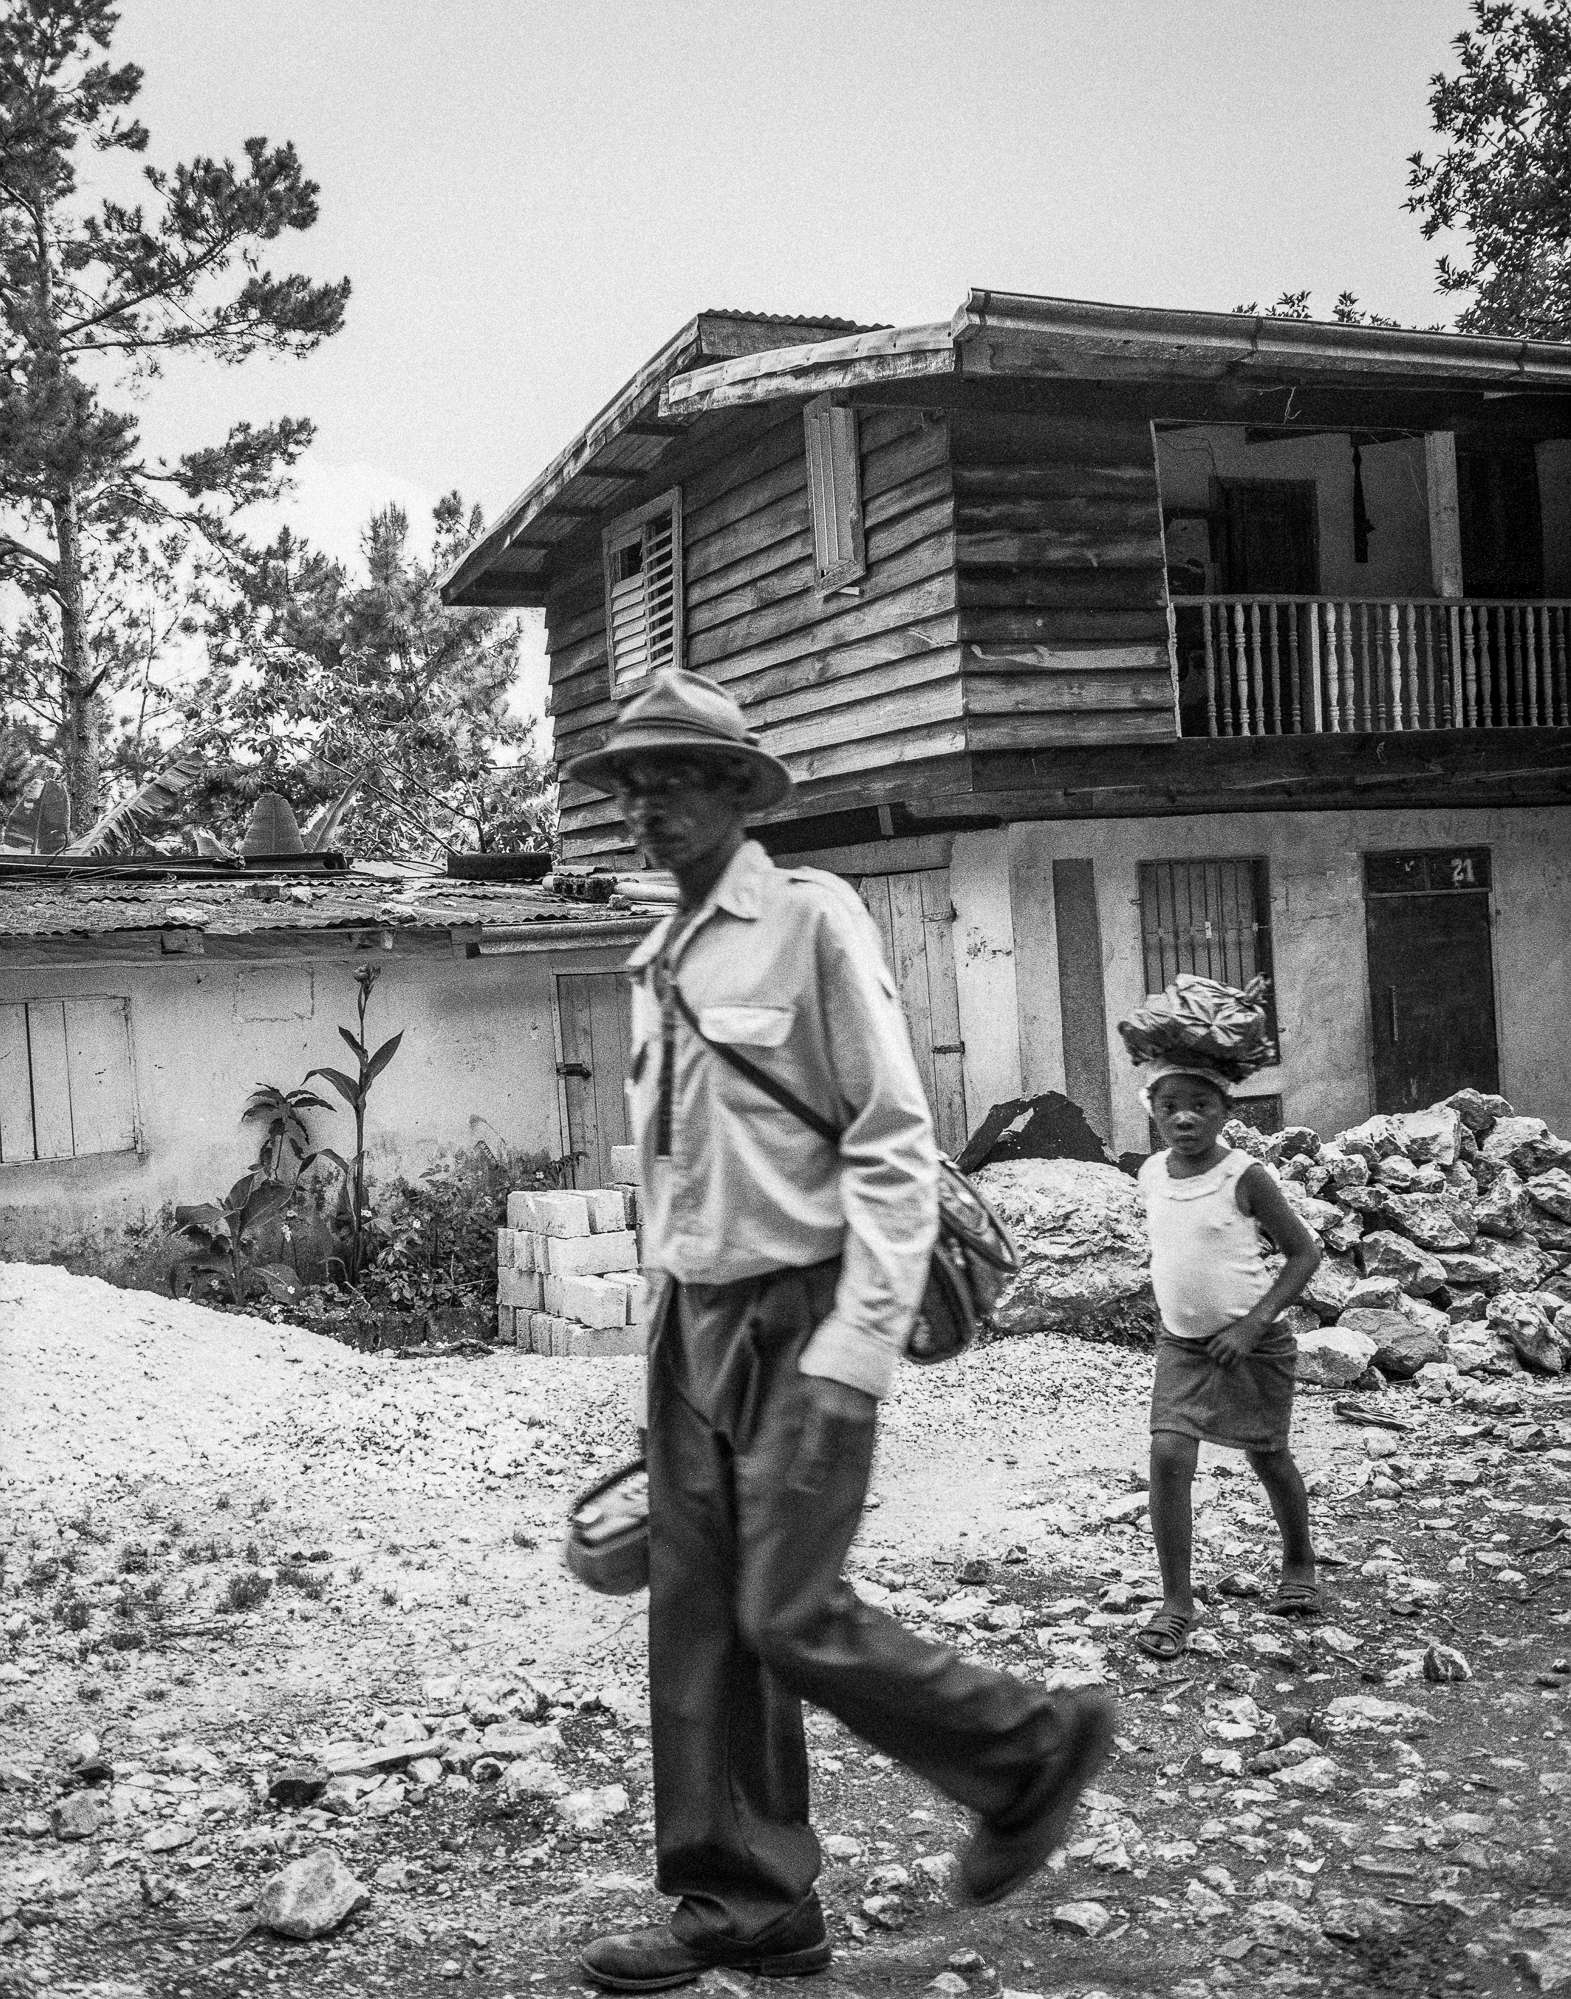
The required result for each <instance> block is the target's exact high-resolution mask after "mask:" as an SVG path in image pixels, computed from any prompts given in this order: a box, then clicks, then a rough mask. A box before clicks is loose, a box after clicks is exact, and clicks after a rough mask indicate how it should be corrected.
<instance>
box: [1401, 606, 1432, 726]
mask: <svg viewBox="0 0 1571 1999" xmlns="http://www.w3.org/2000/svg"><path fill="white" fill-rule="evenodd" d="M1403 624H1404V625H1405V626H1406V628H1407V629H1406V631H1405V633H1404V635H1403V644H1404V646H1405V648H1406V651H1407V716H1408V721H1407V726H1408V727H1409V728H1410V729H1421V728H1422V727H1423V726H1424V710H1423V704H1422V702H1421V701H1420V700H1419V697H1418V614H1417V612H1416V611H1415V610H1414V609H1413V606H1412V605H1411V604H1409V605H1408V606H1407V607H1406V610H1405V612H1404V614H1403ZM1432 707H1433V703H1431V708H1432ZM1432 723H1433V715H1432V714H1431V724H1432Z"/></svg>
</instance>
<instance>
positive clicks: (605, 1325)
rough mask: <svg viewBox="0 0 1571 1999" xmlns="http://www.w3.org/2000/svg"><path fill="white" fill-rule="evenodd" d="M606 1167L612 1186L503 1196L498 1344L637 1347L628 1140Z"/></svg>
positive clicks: (596, 1350) (639, 1324)
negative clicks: (504, 1217)
mask: <svg viewBox="0 0 1571 1999" xmlns="http://www.w3.org/2000/svg"><path fill="white" fill-rule="evenodd" d="M612 1171H613V1172H614V1173H616V1174H617V1175H618V1181H617V1184H616V1185H615V1186H613V1187H596V1188H587V1189H581V1190H579V1191H577V1192H568V1191H566V1190H562V1191H553V1192H550V1193H539V1194H509V1195H508V1197H507V1227H506V1228H503V1229H498V1230H497V1232H496V1260H497V1277H496V1297H497V1305H496V1317H497V1335H498V1337H499V1338H500V1339H501V1340H502V1342H503V1344H504V1345H506V1346H518V1347H522V1348H524V1349H525V1350H526V1351H527V1352H530V1353H542V1354H618V1353H642V1352H643V1350H644V1328H643V1316H644V1312H643V1307H644V1280H643V1278H642V1277H641V1276H640V1274H639V1263H640V1255H639V1251H640V1247H641V1245H640V1240H639V1235H640V1231H639V1220H640V1215H639V1205H638V1203H639V1194H638V1187H637V1185H636V1177H635V1176H636V1173H637V1165H636V1154H635V1152H634V1149H633V1147H632V1146H630V1145H619V1146H616V1147H615V1148H614V1149H613V1152H612ZM623 1173H625V1174H626V1175H627V1178H626V1179H625V1180H623V1179H621V1177H620V1176H621V1175H622V1174H623Z"/></svg>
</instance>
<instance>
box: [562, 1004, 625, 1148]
mask: <svg viewBox="0 0 1571 1999" xmlns="http://www.w3.org/2000/svg"><path fill="white" fill-rule="evenodd" d="M556 998H557V1013H558V1018H559V1019H560V1021H561V1028H562V1060H561V1062H560V1064H559V1065H558V1070H557V1073H558V1074H559V1075H560V1076H561V1078H562V1084H563V1090H564V1093H565V1095H566V1098H567V1149H568V1151H569V1152H570V1153H571V1154H572V1158H573V1174H574V1180H575V1183H576V1184H577V1185H578V1186H580V1187H609V1186H610V1184H611V1148H612V1146H613V1145H626V1144H628V1143H629V1142H630V1139H631V1133H630V1132H629V1130H628V1123H627V1092H626V1090H625V1088H624V1087H623V1086H624V1084H625V1083H626V1081H627V1070H628V1062H629V1060H630V1053H631V1044H632V1030H633V996H632V992H631V990H630V988H629V986H628V983H627V979H626V976H625V975H624V974H623V973H621V972H564V973H563V974H561V976H560V977H558V979H557V982H556Z"/></svg>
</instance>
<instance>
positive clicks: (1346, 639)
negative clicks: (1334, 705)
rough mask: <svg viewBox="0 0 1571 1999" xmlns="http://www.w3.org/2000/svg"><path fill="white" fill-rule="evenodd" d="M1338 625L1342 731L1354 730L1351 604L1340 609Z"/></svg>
mask: <svg viewBox="0 0 1571 1999" xmlns="http://www.w3.org/2000/svg"><path fill="white" fill-rule="evenodd" d="M1338 623H1339V624H1340V626H1341V632H1340V634H1339V636H1340V638H1341V641H1342V647H1341V650H1342V671H1341V680H1342V702H1341V705H1342V727H1343V728H1344V729H1356V728H1357V727H1358V707H1357V702H1358V681H1357V678H1356V676H1355V670H1354V663H1353V607H1352V605H1351V604H1344V605H1343V606H1342V607H1341V612H1340V615H1339V618H1338Z"/></svg>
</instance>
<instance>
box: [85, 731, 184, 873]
mask: <svg viewBox="0 0 1571 1999" xmlns="http://www.w3.org/2000/svg"><path fill="white" fill-rule="evenodd" d="M206 768H207V759H206V758H205V756H204V755H203V754H202V751H201V750H200V748H192V749H188V750H187V749H182V750H180V751H179V752H177V754H176V755H175V756H173V757H172V758H171V759H170V760H169V762H168V763H166V764H165V765H164V767H163V769H162V770H161V771H159V772H158V774H157V775H156V776H155V777H150V778H149V779H148V780H147V782H146V783H145V784H143V785H141V786H139V787H138V788H137V790H135V791H134V792H132V794H131V796H130V797H129V798H123V799H121V801H120V803H119V804H118V805H115V806H112V807H111V808H110V810H109V811H107V812H106V813H105V814H104V816H103V817H102V818H101V819H100V820H99V821H98V823H97V824H96V825H94V826H89V827H88V829H87V831H86V832H85V833H84V834H83V835H82V837H81V838H80V839H79V840H73V841H72V842H71V843H70V845H69V846H68V847H66V848H65V849H64V851H65V853H66V854H68V855H71V856H73V857H78V858H91V857H93V856H104V857H107V856H109V855H113V854H133V853H135V852H136V850H137V848H138V847H140V846H143V845H144V844H145V843H146V842H147V840H148V838H149V836H150V835H151V834H152V833H154V832H155V831H156V830H157V829H158V827H160V826H162V825H163V824H164V823H165V821H166V820H168V819H170V818H171V817H172V816H173V815H174V813H175V812H176V811H177V810H178V809H179V806H180V802H181V800H182V799H183V798H184V797H185V795H186V793H187V792H188V791H189V790H190V789H191V787H192V785H194V784H195V783H196V781H197V779H198V778H199V777H201V775H202V773H203V771H204V770H205V769H206Z"/></svg>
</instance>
